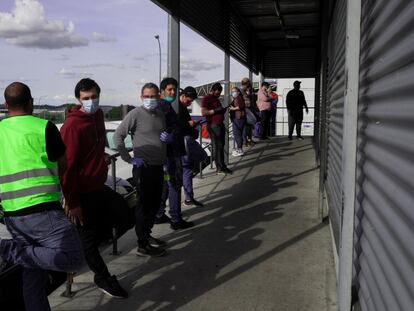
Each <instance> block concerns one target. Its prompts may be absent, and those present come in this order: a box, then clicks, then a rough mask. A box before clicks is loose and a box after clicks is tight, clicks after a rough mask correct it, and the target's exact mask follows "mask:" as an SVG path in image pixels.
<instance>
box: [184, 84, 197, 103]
mask: <svg viewBox="0 0 414 311" xmlns="http://www.w3.org/2000/svg"><path fill="white" fill-rule="evenodd" d="M183 94H184V95H185V96H187V97H190V98H191V99H193V100H194V99H196V98H197V97H198V96H197V91H196V89H195V88H193V87H192V86H187V87H186V88H185V89H184V90H183Z"/></svg>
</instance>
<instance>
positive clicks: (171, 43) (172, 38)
mask: <svg viewBox="0 0 414 311" xmlns="http://www.w3.org/2000/svg"><path fill="white" fill-rule="evenodd" d="M167 67H168V71H167V74H168V77H172V78H175V79H176V80H177V81H178V84H180V18H179V16H178V15H171V14H169V15H168V66H167ZM179 87H180V86H179V85H178V89H179ZM173 107H174V109H175V111H178V96H177V100H175V102H174V103H173Z"/></svg>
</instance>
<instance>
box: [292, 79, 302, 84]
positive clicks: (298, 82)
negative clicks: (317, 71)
mask: <svg viewBox="0 0 414 311" xmlns="http://www.w3.org/2000/svg"><path fill="white" fill-rule="evenodd" d="M301 83H302V81H298V80H296V81H295V82H293V85H295V84H301Z"/></svg>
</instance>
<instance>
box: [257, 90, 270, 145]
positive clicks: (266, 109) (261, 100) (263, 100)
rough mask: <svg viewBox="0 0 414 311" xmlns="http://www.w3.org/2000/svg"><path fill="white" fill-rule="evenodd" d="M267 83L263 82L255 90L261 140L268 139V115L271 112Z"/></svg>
mask: <svg viewBox="0 0 414 311" xmlns="http://www.w3.org/2000/svg"><path fill="white" fill-rule="evenodd" d="M269 86H270V85H269V83H267V82H263V83H262V85H261V87H260V89H259V91H258V92H257V107H258V108H259V110H260V117H261V124H262V134H261V136H260V139H261V140H266V139H269V137H268V134H269V126H270V117H271V114H272V103H271V102H272V100H273V99H272V96H271V94H270V91H269V89H270V88H269Z"/></svg>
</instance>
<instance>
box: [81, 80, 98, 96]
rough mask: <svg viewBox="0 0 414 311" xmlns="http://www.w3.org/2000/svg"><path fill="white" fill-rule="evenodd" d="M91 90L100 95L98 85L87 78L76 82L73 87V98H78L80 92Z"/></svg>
mask: <svg viewBox="0 0 414 311" xmlns="http://www.w3.org/2000/svg"><path fill="white" fill-rule="evenodd" d="M93 88H95V89H96V91H97V92H98V95H99V94H101V88H100V87H99V85H98V83H96V82H95V81H94V80H92V79H89V78H84V79H82V80H80V81H79V82H78V84H76V86H75V97H76V98H80V92H85V91H90V90H92V89H93Z"/></svg>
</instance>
